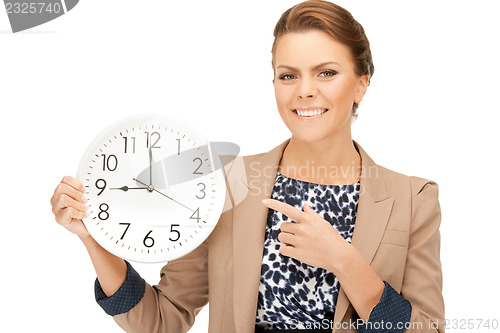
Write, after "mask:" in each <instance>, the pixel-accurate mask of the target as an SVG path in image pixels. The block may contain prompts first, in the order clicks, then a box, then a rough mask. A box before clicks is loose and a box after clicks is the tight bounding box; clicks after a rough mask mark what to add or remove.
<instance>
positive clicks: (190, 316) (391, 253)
mask: <svg viewBox="0 0 500 333" xmlns="http://www.w3.org/2000/svg"><path fill="white" fill-rule="evenodd" d="M288 142H289V140H286V141H285V142H283V143H282V144H280V145H279V146H277V147H276V148H274V149H272V150H271V151H269V152H267V153H263V154H257V155H252V156H245V157H239V158H237V159H236V160H234V161H233V162H232V163H231V164H230V165H228V166H227V167H226V175H227V182H228V186H227V189H228V191H227V192H228V195H227V198H226V211H225V212H224V213H223V214H222V215H221V217H220V220H219V222H218V224H217V226H216V227H215V229H214V230H213V231H212V233H211V234H210V236H209V237H208V238H207V240H205V242H203V244H202V245H200V246H199V247H198V248H197V249H195V250H194V251H193V252H191V253H189V254H188V255H186V256H184V257H182V258H180V259H177V260H174V261H171V262H169V263H168V264H167V265H165V266H164V267H163V268H162V270H161V280H160V282H159V284H157V285H154V286H151V285H149V284H146V291H145V294H144V297H143V298H142V300H141V301H140V302H139V303H138V304H137V305H136V306H135V307H134V308H133V309H131V310H130V311H128V312H127V313H124V314H120V315H115V316H113V319H114V320H115V321H116V322H117V323H118V325H120V326H121V327H122V328H123V329H124V330H125V331H126V332H137V333H139V332H141V333H143V332H155V333H156V332H169V333H179V332H187V331H188V330H189V329H190V328H191V326H192V325H193V323H194V320H195V316H196V315H197V314H198V312H199V311H200V310H201V308H202V307H203V306H205V305H206V304H207V302H210V306H209V327H208V332H209V333H253V332H254V328H255V320H256V313H257V297H258V290H259V284H260V276H261V264H262V255H263V248H264V231H265V228H266V222H267V213H268V208H267V207H265V206H264V205H263V204H262V203H261V200H262V199H264V198H269V197H270V196H271V192H272V189H273V184H274V180H275V176H276V171H277V168H278V163H279V161H280V159H281V156H282V153H283V150H284V148H285V147H286V145H287V144H288ZM353 144H354V146H355V148H356V149H357V151H358V152H359V154H360V156H361V166H362V171H361V172H362V174H361V178H360V196H359V202H358V211H357V215H356V223H355V227H354V233H353V237H352V242H351V244H352V245H353V246H355V247H356V248H357V249H358V250H359V252H360V253H361V254H362V255H363V257H364V258H365V259H366V261H367V262H368V263H370V265H371V267H372V268H373V269H374V270H375V272H377V274H378V275H379V277H380V278H381V279H383V280H385V281H387V282H389V283H390V285H391V286H392V287H393V288H394V289H395V290H396V291H398V292H399V293H400V294H401V295H402V296H403V297H405V298H406V299H407V300H409V301H410V303H411V305H412V313H411V322H412V323H411V325H412V327H411V328H410V329H408V330H406V331H405V332H444V328H443V324H444V322H443V321H444V300H443V296H442V271H441V262H440V232H439V226H440V223H441V210H440V205H439V202H438V185H437V184H436V183H435V182H433V181H430V180H427V179H424V178H419V177H414V176H406V175H403V174H400V173H397V172H394V171H392V170H389V169H386V168H384V167H382V166H379V165H377V164H375V162H373V160H372V159H371V158H370V157H369V156H368V155H367V154H366V152H365V151H364V150H363V149H362V148H361V146H360V145H359V144H358V143H357V142H356V141H354V140H353ZM353 314H354V308H353V306H352V305H351V303H350V302H349V299H348V298H347V296H346V294H345V292H344V291H343V289H342V287H340V290H339V296H338V299H337V304H336V310H335V320H334V323H332V327H333V329H332V331H333V332H357V330H354V329H352V328H349V327H348V323H349V321H350V320H352V317H353ZM436 321H438V324H437V325H436V324H435V323H436ZM419 322H420V323H421V325H422V326H421V327H418V326H417V325H419V324H418V323H419Z"/></svg>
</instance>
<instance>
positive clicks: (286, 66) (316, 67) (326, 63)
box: [276, 61, 340, 71]
mask: <svg viewBox="0 0 500 333" xmlns="http://www.w3.org/2000/svg"><path fill="white" fill-rule="evenodd" d="M332 64H333V65H337V66H340V65H339V64H338V63H336V62H335V61H326V62H322V63H320V64H318V65H316V66H313V67H312V68H311V70H315V69H318V68H320V67H323V66H325V65H332ZM278 68H288V69H291V70H293V71H299V70H298V68H295V67H292V66H288V65H279V66H278V67H276V69H278Z"/></svg>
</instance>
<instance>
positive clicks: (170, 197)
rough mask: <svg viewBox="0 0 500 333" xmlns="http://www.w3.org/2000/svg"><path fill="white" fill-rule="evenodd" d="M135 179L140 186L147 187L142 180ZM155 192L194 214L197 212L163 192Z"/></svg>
mask: <svg viewBox="0 0 500 333" xmlns="http://www.w3.org/2000/svg"><path fill="white" fill-rule="evenodd" d="M133 179H134V180H135V181H136V182H138V183H139V184H142V185H144V186H147V185H146V184H144V183H143V182H141V181H140V180H137V179H135V178H133ZM153 191H156V192H158V193H160V194H161V195H163V196H164V197H167V198H169V199H170V200H172V201H174V202H176V203H178V204H179V205H181V206H183V207H185V208H187V209H189V210H190V211H192V212H194V211H195V210H194V209H191V208H189V207H188V206H186V205H183V204H182V203H180V202H179V201H177V200H175V199H173V198H171V197H169V196H168V195H166V194H164V193H162V192H160V191H158V190H157V189H153Z"/></svg>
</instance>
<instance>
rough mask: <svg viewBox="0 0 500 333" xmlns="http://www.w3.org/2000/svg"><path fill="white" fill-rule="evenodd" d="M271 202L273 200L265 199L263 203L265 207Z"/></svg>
mask: <svg viewBox="0 0 500 333" xmlns="http://www.w3.org/2000/svg"><path fill="white" fill-rule="evenodd" d="M270 202H271V200H269V199H264V200H262V203H263V204H264V205H268V204H269V203H270Z"/></svg>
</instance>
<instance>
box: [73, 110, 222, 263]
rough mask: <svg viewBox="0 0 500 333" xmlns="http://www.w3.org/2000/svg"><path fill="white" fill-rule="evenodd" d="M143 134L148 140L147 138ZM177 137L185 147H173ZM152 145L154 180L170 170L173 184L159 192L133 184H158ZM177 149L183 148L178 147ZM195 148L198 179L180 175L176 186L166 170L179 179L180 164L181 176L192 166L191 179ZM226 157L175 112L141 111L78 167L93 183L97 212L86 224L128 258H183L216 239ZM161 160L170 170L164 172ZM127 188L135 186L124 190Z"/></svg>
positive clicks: (100, 139)
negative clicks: (222, 163) (222, 164)
mask: <svg viewBox="0 0 500 333" xmlns="http://www.w3.org/2000/svg"><path fill="white" fill-rule="evenodd" d="M153 131H154V132H156V133H157V136H154V132H153ZM146 133H148V134H146ZM132 135H135V136H132ZM141 135H143V136H145V137H146V138H145V137H142V139H139V138H140V136H141ZM153 136H154V137H155V138H158V140H157V141H156V143H158V142H160V140H162V139H163V138H168V140H170V141H169V142H167V141H163V143H162V144H163V145H164V146H160V145H158V146H156V143H153ZM125 137H126V139H125ZM132 138H134V139H133V140H132ZM150 139H151V140H150ZM144 140H146V142H144ZM165 140H166V139H165ZM132 142H133V144H134V146H132ZM144 143H146V147H144V145H143V144H144ZM174 143H175V144H176V146H177V147H173V146H174ZM138 145H139V146H141V147H138ZM147 145H150V146H147ZM120 147H122V148H120ZM132 147H133V149H134V153H132ZM148 147H152V148H151V154H152V155H153V156H154V159H155V164H154V166H153V169H154V173H153V174H154V177H152V178H153V184H152V185H153V186H154V185H155V179H154V178H156V179H158V178H159V175H161V174H163V175H164V179H163V181H164V184H163V185H167V186H162V187H165V188H157V187H155V188H154V190H152V191H150V190H151V189H152V188H150V190H147V189H134V190H132V189H130V188H131V187H134V186H137V187H143V186H144V187H147V186H146V185H150V184H148V181H147V180H148V178H149V177H147V176H146V175H145V173H144V171H146V173H147V170H148V167H149V162H148V155H149V150H150V149H149V148H148ZM153 147H154V148H158V147H159V149H153ZM163 147H165V149H164V150H163V151H162V149H163ZM167 147H168V148H167ZM127 148H128V150H127ZM174 149H177V150H176V151H175V152H174ZM122 150H123V151H122ZM183 153H185V155H186V156H187V157H189V159H188V160H186V156H184V155H182V154H183ZM189 154H191V155H192V154H195V155H194V156H198V155H196V154H199V156H198V157H195V159H193V161H192V163H193V165H192V169H193V168H194V171H193V175H192V177H193V179H190V180H188V181H186V182H182V183H177V184H175V181H174V182H172V183H173V185H171V186H169V185H168V182H169V179H168V177H166V176H165V172H164V171H163V170H170V174H169V176H170V178H171V179H172V178H173V177H172V170H175V172H178V173H179V177H181V175H180V173H183V172H184V174H183V177H184V178H183V177H181V178H182V179H186V176H188V177H191V175H190V174H189V172H191V169H189V165H190V164H189V163H190V161H191V157H192V156H191V155H189ZM112 155H113V156H114V158H111V157H112ZM174 155H179V156H178V157H179V161H181V162H182V165H181V166H182V167H180V168H179V167H173V168H171V166H175V163H172V161H174V162H175V161H177V159H176V158H177V157H176V156H174ZM188 155H189V156H188ZM207 155H208V156H207ZM166 157H169V159H167V158H166ZM172 158H173V160H172ZM182 158H183V159H184V160H183V159H182ZM218 158H219V157H218V156H213V155H212V153H211V151H210V145H209V143H208V142H207V140H206V139H205V137H204V136H203V135H201V134H200V133H199V132H198V131H197V130H195V129H194V128H193V127H192V126H187V125H185V124H183V123H181V122H180V121H179V120H176V119H174V118H172V117H167V116H163V115H155V114H150V115H139V116H133V117H129V118H126V119H123V120H121V121H119V122H117V123H115V124H112V125H110V126H109V127H107V128H106V129H105V130H103V131H102V132H101V133H100V134H99V135H98V136H97V137H96V138H95V139H94V140H93V141H92V143H91V144H90V145H89V146H88V148H87V150H86V151H85V153H84V154H83V157H82V159H81V161H80V164H79V167H78V171H77V178H78V179H80V180H81V181H82V182H83V184H84V186H85V189H86V193H85V196H86V198H87V200H88V205H89V209H88V212H89V213H90V216H89V217H88V218H86V219H84V220H83V222H84V224H85V226H86V227H87V229H88V231H89V233H90V234H91V235H92V237H93V238H94V239H95V240H96V241H97V242H98V243H99V244H100V245H101V246H102V247H103V248H105V249H106V250H107V251H109V252H111V253H113V254H114V255H116V256H119V257H121V258H123V259H127V260H130V261H136V262H144V263H156V262H166V261H171V260H174V259H177V258H180V257H182V256H184V255H186V254H187V253H189V252H191V251H193V250H194V249H195V248H197V247H198V246H199V245H200V244H201V243H202V242H203V241H205V240H206V238H208V236H209V235H210V233H211V232H212V230H213V229H214V228H215V226H216V224H217V222H218V220H219V217H220V215H221V213H222V210H223V206H224V200H225V198H226V184H225V176H224V171H223V170H224V169H223V168H222V167H220V164H219V163H220V162H219V161H218ZM106 160H107V161H106ZM110 160H111V161H110ZM115 161H116V163H117V164H116V165H115V164H114V162H115ZM165 161H169V162H168V163H167V162H165ZM214 162H215V164H214ZM107 163H108V164H107ZM162 163H163V164H162ZM186 163H188V164H187V165H186ZM159 166H162V168H163V170H162V171H161V172H160V171H159V170H160V167H159ZM197 166H198V168H196V167H197ZM216 166H219V167H216ZM113 167H114V169H113ZM111 170H114V171H111ZM140 171H143V172H142V173H141V172H140ZM195 171H196V172H195ZM186 172H187V174H186ZM141 175H142V177H143V178H142V180H141V179H140V178H139V176H141ZM104 176H106V177H107V178H104ZM174 176H175V174H174ZM133 178H135V179H137V180H138V181H139V182H140V183H139V182H135V181H133ZM165 178H167V179H165ZM99 179H101V180H100V181H98V180H99ZM160 183H161V181H160ZM201 185H202V186H201ZM98 187H99V188H98ZM124 187H127V190H123V189H124ZM120 189H122V190H120ZM101 190H102V191H101ZM98 193H100V194H98ZM200 197H203V199H200ZM205 199H206V200H205ZM111 207H113V211H112V212H111V210H110V209H111ZM202 207H203V208H202ZM196 208H197V210H198V214H197V213H196ZM120 223H121V224H120ZM169 229H170V230H169ZM149 230H150V231H151V232H148V231H149ZM172 239H176V240H175V241H172Z"/></svg>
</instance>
